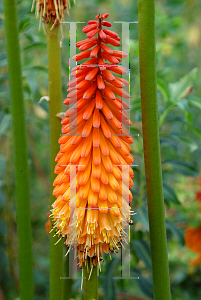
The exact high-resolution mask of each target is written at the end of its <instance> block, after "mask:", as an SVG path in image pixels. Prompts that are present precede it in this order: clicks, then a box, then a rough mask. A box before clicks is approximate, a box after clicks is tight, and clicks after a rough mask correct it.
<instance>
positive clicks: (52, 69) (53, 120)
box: [46, 25, 63, 300]
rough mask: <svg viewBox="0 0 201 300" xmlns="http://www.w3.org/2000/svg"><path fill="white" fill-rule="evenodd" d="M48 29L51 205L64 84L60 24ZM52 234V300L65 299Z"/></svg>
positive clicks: (60, 246) (60, 250) (57, 247)
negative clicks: (58, 116) (57, 115)
mask: <svg viewBox="0 0 201 300" xmlns="http://www.w3.org/2000/svg"><path fill="white" fill-rule="evenodd" d="M50 27H51V25H48V26H47V27H46V30H47V50H48V75H49V99H50V100H49V123H50V168H51V197H50V205H52V203H53V202H54V201H55V197H54V196H52V190H53V188H52V186H53V181H54V179H55V174H54V168H55V157H56V155H57V153H58V152H59V144H58V139H59V137H60V133H61V122H60V119H59V118H57V117H56V114H58V113H60V112H62V84H61V53H60V42H59V39H60V34H59V26H55V28H54V29H53V30H52V31H50ZM54 234H55V233H54V231H53V232H52V233H51V235H50V300H55V299H57V300H62V299H63V280H62V279H60V277H62V276H63V240H62V241H60V242H59V243H58V244H57V245H54V244H55V243H56V242H57V237H53V235H54Z"/></svg>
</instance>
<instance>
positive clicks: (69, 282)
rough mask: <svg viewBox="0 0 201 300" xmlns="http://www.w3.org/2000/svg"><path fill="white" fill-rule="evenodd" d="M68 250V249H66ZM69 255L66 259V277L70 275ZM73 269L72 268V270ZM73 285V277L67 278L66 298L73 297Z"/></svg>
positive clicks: (66, 299) (67, 299) (65, 286)
mask: <svg viewBox="0 0 201 300" xmlns="http://www.w3.org/2000/svg"><path fill="white" fill-rule="evenodd" d="M65 251H66V249H65ZM69 267H70V266H69V255H67V256H66V257H65V259H64V277H69V273H70V272H69ZM71 271H72V270H71ZM72 285H73V279H65V281H64V299H65V300H70V299H72Z"/></svg>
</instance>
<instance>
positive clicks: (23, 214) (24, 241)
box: [4, 0, 33, 300]
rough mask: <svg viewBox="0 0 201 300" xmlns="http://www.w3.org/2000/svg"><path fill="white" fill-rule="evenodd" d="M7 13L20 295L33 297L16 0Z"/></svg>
mask: <svg viewBox="0 0 201 300" xmlns="http://www.w3.org/2000/svg"><path fill="white" fill-rule="evenodd" d="M4 17H5V33H6V48H7V59H8V71H9V85H10V95H11V112H12V125H13V141H14V161H15V181H16V210H17V231H18V253H19V254H18V258H19V274H20V299H21V300H27V299H29V300H31V299H33V261H32V242H31V217H30V195H29V171H28V153H27V140H26V126H25V108H24V99H23V87H22V73H21V63H20V48H19V34H18V25H17V9H16V1H15V0H4Z"/></svg>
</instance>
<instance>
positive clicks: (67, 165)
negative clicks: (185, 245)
mask: <svg viewBox="0 0 201 300" xmlns="http://www.w3.org/2000/svg"><path fill="white" fill-rule="evenodd" d="M107 17H108V14H105V15H103V16H102V15H100V14H99V15H98V16H97V17H96V19H97V20H91V21H89V22H88V25H87V26H85V27H84V28H83V32H85V33H87V39H85V40H83V41H80V42H78V43H77V45H76V46H77V47H79V50H80V51H81V52H80V53H79V54H77V55H76V56H75V57H74V58H73V59H74V60H76V61H79V60H81V59H87V58H88V60H87V61H86V62H84V63H82V64H80V65H79V66H78V67H76V68H74V69H73V70H72V72H71V76H72V77H73V79H72V80H71V81H70V82H69V83H68V87H69V89H68V96H67V99H66V100H65V101H64V103H65V104H67V105H69V104H73V103H74V105H73V106H72V107H71V108H70V109H68V110H67V112H66V114H65V118H64V119H63V120H62V125H63V127H62V133H63V136H61V138H60V139H59V143H60V145H61V146H60V152H59V153H58V155H57V157H56V161H57V165H56V168H55V173H56V174H58V176H57V177H56V179H55V181H54V186H55V188H54V191H53V194H54V196H56V198H57V199H56V201H55V202H54V204H53V210H52V218H53V220H54V222H55V225H54V226H55V228H56V229H57V233H58V234H59V235H61V237H66V244H67V245H68V246H69V247H72V246H73V245H74V246H75V247H77V250H78V257H79V264H80V266H82V265H83V263H84V260H86V259H87V258H88V257H91V260H92V262H93V264H94V265H96V264H97V263H98V262H100V260H101V258H102V255H103V252H106V253H108V252H116V251H118V248H119V246H120V244H121V243H122V241H123V239H124V230H123V227H124V226H127V225H128V223H129V221H130V206H129V203H130V202H131V200H132V195H131V192H130V190H129V189H130V188H131V187H132V186H133V181H132V177H133V171H132V169H131V167H130V165H131V164H132V162H133V158H132V156H131V154H130V151H131V147H130V145H129V144H131V143H132V142H133V139H132V138H131V137H130V134H129V130H128V129H127V127H126V126H130V125H131V121H130V120H129V117H128V115H127V113H126V109H128V108H129V105H128V104H127V102H126V101H125V100H123V99H122V98H125V99H128V98H129V94H128V93H127V92H126V91H125V90H124V89H123V87H124V86H128V85H129V82H128V81H126V80H125V79H122V78H121V77H119V75H122V74H125V73H126V69H125V68H124V67H122V66H120V65H118V64H119V63H120V61H121V59H122V58H123V57H126V56H127V54H126V53H124V52H122V51H117V50H112V49H111V48H110V45H113V46H115V47H117V46H119V45H120V38H119V37H118V35H117V34H116V33H115V32H113V31H111V30H109V29H107V28H108V27H111V23H109V22H107V21H104V19H105V18H107ZM104 28H105V29H104ZM73 166H77V174H76V178H75V176H74V177H73V176H71V168H72V167H73ZM73 188H74V189H75V188H76V194H75V195H73V196H72V195H71V190H72V189H73Z"/></svg>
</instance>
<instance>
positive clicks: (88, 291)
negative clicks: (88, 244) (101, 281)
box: [83, 260, 98, 300]
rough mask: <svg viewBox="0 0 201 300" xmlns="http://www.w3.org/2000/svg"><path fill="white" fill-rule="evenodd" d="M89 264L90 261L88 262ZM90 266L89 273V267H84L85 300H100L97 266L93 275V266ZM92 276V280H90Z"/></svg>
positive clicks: (94, 267)
mask: <svg viewBox="0 0 201 300" xmlns="http://www.w3.org/2000/svg"><path fill="white" fill-rule="evenodd" d="M88 262H89V260H88ZM88 266H89V272H87V266H84V267H83V276H84V278H86V279H84V300H94V299H95V300H98V276H97V266H93V270H92V273H91V274H90V271H91V266H90V264H88ZM89 275H90V279H89Z"/></svg>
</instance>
